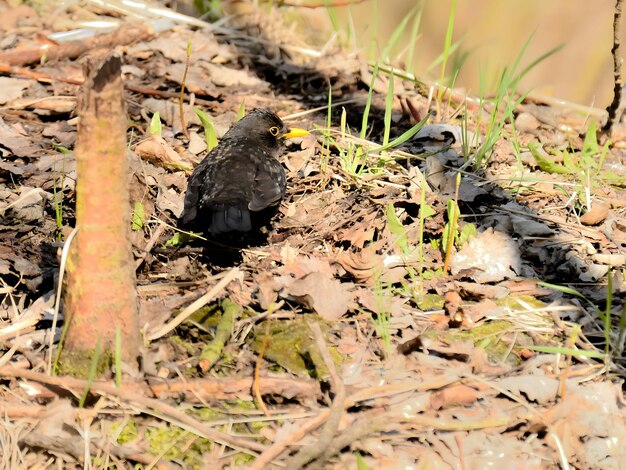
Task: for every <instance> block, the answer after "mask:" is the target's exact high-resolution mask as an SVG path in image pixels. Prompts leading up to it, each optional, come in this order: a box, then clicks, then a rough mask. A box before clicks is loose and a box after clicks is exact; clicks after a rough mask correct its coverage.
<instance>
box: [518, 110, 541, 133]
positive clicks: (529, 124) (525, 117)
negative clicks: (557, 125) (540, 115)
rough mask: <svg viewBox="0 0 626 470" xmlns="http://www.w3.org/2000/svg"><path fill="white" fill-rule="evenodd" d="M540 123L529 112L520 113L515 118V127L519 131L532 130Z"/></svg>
mask: <svg viewBox="0 0 626 470" xmlns="http://www.w3.org/2000/svg"><path fill="white" fill-rule="evenodd" d="M540 125H541V123H540V122H539V120H538V119H537V118H536V117H535V116H533V115H532V114H530V113H520V114H519V115H518V116H517V118H515V128H516V129H517V130H518V131H520V132H534V131H536V130H537V129H538V128H539V126H540Z"/></svg>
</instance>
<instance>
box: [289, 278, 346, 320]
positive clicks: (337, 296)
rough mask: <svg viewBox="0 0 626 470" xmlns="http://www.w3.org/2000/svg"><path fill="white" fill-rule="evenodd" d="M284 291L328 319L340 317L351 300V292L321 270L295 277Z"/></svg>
mask: <svg viewBox="0 0 626 470" xmlns="http://www.w3.org/2000/svg"><path fill="white" fill-rule="evenodd" d="M284 291H285V293H286V294H288V295H290V296H292V297H293V298H295V299H296V300H297V301H298V302H300V303H301V304H303V305H305V306H306V307H308V308H310V309H311V310H314V311H315V312H317V313H318V314H319V315H320V316H321V317H322V318H324V320H329V321H330V320H337V319H339V318H341V317H342V316H343V315H344V314H345V313H346V312H347V311H348V307H349V305H350V302H351V301H352V294H351V293H350V292H348V290H347V289H346V288H345V287H344V285H343V284H342V283H341V282H339V281H338V280H337V279H333V278H332V277H330V276H329V275H328V274H324V273H321V272H314V273H310V274H307V275H306V276H304V277H303V278H301V279H296V280H295V281H293V282H291V283H289V285H287V286H285V289H284Z"/></svg>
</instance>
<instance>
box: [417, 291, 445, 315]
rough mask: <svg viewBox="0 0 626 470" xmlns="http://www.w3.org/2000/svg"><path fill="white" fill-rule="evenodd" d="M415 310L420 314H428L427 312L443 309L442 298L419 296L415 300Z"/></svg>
mask: <svg viewBox="0 0 626 470" xmlns="http://www.w3.org/2000/svg"><path fill="white" fill-rule="evenodd" d="M415 301H416V303H417V308H419V309H420V310H421V311H422V312H428V311H429V310H440V309H442V308H443V303H444V300H443V297H442V296H441V295H439V294H424V295H419V296H417V298H416V299H415Z"/></svg>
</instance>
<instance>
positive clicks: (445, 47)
mask: <svg viewBox="0 0 626 470" xmlns="http://www.w3.org/2000/svg"><path fill="white" fill-rule="evenodd" d="M456 7H457V0H452V7H451V8H450V15H449V16H448V28H447V29H446V38H445V41H444V45H443V60H442V62H441V75H440V79H439V84H440V85H442V86H440V87H439V92H438V93H437V109H439V107H440V106H441V98H442V97H443V92H444V90H443V83H444V77H445V76H446V66H447V65H448V58H449V57H450V54H451V51H450V46H451V45H452V33H453V31H454V19H455V17H456Z"/></svg>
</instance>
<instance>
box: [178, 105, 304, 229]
mask: <svg viewBox="0 0 626 470" xmlns="http://www.w3.org/2000/svg"><path fill="white" fill-rule="evenodd" d="M307 134H308V131H305V130H304V129H297V128H293V129H289V128H288V127H287V126H286V125H285V124H284V123H283V121H282V120H281V119H280V118H279V117H278V116H277V115H276V114H274V113H273V112H271V111H268V110H266V109H255V110H254V111H252V112H251V113H250V114H248V115H247V116H245V117H243V118H242V119H241V120H240V121H238V122H236V123H235V124H234V125H233V126H232V127H231V128H230V129H229V130H228V132H226V134H224V137H222V139H221V141H220V142H219V144H218V145H217V147H215V148H214V149H213V150H211V151H210V152H209V153H208V154H207V156H206V157H205V158H204V160H202V161H201V162H200V163H199V164H198V166H197V167H196V168H195V170H194V171H193V173H192V174H191V177H190V178H189V182H188V183H187V192H186V193H185V206H184V209H183V212H182V214H181V216H180V219H179V220H180V222H181V224H182V225H183V226H191V225H193V226H195V227H200V228H202V229H208V232H209V233H211V234H219V233H224V232H231V231H238V232H248V231H250V230H251V229H252V226H253V224H252V220H251V218H250V212H251V211H252V212H253V213H254V212H259V211H263V209H266V208H268V207H272V206H276V205H278V204H279V203H280V201H281V199H282V198H283V197H284V196H285V187H286V179H285V170H284V169H283V167H282V165H281V164H280V162H279V161H278V160H277V158H278V157H279V156H280V154H281V153H282V151H283V149H284V148H285V145H284V141H285V139H288V138H292V137H302V136H305V135H307Z"/></svg>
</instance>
